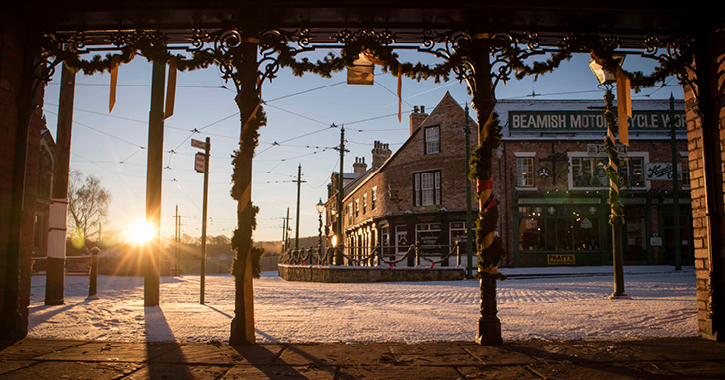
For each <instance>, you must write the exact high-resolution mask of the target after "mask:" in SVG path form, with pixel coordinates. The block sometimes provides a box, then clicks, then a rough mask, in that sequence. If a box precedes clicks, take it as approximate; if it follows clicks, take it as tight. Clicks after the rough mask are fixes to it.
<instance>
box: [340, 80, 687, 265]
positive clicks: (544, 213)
mask: <svg viewBox="0 0 725 380" xmlns="http://www.w3.org/2000/svg"><path fill="white" fill-rule="evenodd" d="M603 105H604V104H603V102H602V101H597V100H500V101H498V103H497V105H496V112H497V113H498V115H499V119H500V121H501V126H502V141H501V146H500V147H499V149H498V151H497V152H495V154H494V160H493V179H494V190H495V194H496V197H497V199H498V201H499V203H498V204H499V210H500V215H501V218H500V222H499V228H498V231H497V233H498V234H499V235H500V236H501V237H502V238H503V239H504V242H505V246H506V251H507V257H506V258H504V259H503V260H502V263H501V265H505V266H550V265H606V264H610V263H611V261H612V253H611V252H612V248H611V244H612V243H611V227H610V225H609V223H608V220H609V205H608V203H607V197H608V191H609V182H608V179H607V177H606V175H605V172H604V168H605V166H606V165H607V163H608V156H607V153H606V152H605V151H604V148H603V146H604V144H603V138H604V134H605V132H606V126H605V125H604V118H603V111H602V110H600V109H592V108H590V107H600V108H601V107H602V106H603ZM416 108H417V107H416ZM633 109H634V115H633V118H632V120H631V124H630V140H631V144H630V146H629V147H626V146H624V145H620V144H618V145H617V150H618V151H619V152H620V159H621V164H620V175H621V176H622V177H623V179H624V183H625V185H624V186H623V187H622V189H621V197H622V203H623V205H624V216H625V224H624V226H623V233H622V236H623V245H624V247H623V248H624V249H623V251H624V260H625V263H626V264H630V265H631V264H673V263H674V244H675V242H674V239H673V236H674V234H673V233H672V231H673V228H674V224H675V223H674V220H673V208H672V204H673V198H672V180H671V168H672V165H671V161H672V156H671V138H670V127H669V125H668V124H667V120H669V101H660V100H643V101H634V102H633ZM472 119H473V117H472ZM675 122H676V128H677V133H676V138H677V150H678V153H679V157H680V160H681V165H680V167H679V172H680V175H681V178H682V180H681V181H680V186H679V190H680V193H679V197H680V198H679V203H680V209H681V210H680V219H681V221H680V229H681V239H680V240H681V241H680V243H681V247H682V249H681V252H682V259H683V263H685V264H691V263H692V262H693V259H692V253H693V249H692V248H693V247H692V244H690V242H691V241H692V222H691V217H692V216H691V207H690V203H691V201H690V187H689V168H688V150H687V136H686V131H685V122H684V104H683V101H681V100H680V101H677V102H676V115H675ZM464 123H465V114H464V110H463V108H461V106H460V105H459V104H458V103H456V101H455V100H454V99H453V98H452V97H451V96H450V94H448V93H446V95H445V96H444V97H443V99H441V101H440V102H439V103H438V105H437V106H436V107H435V108H434V109H433V111H431V113H430V115H428V114H426V113H425V109H424V108H421V109H416V111H414V112H413V113H412V114H411V115H410V137H409V138H408V140H407V141H406V142H405V143H404V144H403V145H402V146H401V147H400V149H398V150H397V151H396V152H395V153H393V152H391V150H390V149H389V147H388V145H387V144H384V143H381V142H379V141H376V142H375V147H374V148H373V150H372V161H371V167H370V168H368V167H367V164H366V163H365V159H364V158H361V157H356V158H355V161H354V164H353V173H345V174H344V176H343V178H344V181H345V182H344V194H343V209H342V210H341V213H339V214H338V213H337V211H336V210H335V208H336V207H337V206H336V205H337V181H338V178H339V174H338V173H333V175H332V183H331V184H330V185H329V186H328V199H327V202H326V210H327V211H326V220H327V224H328V227H329V229H328V231H327V235H328V239H329V238H331V237H332V235H333V234H334V232H335V231H336V225H337V223H342V226H343V232H344V236H343V241H344V244H345V246H346V247H348V249H347V250H346V252H347V254H348V256H351V257H365V256H367V255H368V254H369V253H371V249H372V248H371V247H380V249H381V250H382V252H383V254H384V255H385V256H386V257H388V258H391V259H392V258H399V257H402V255H404V254H405V252H406V251H407V250H408V248H409V247H410V245H412V244H414V243H415V242H420V244H421V245H422V246H424V253H425V254H426V255H429V257H433V258H436V257H441V256H442V255H445V254H446V253H447V252H448V250H449V249H450V247H451V246H452V245H453V244H454V243H455V242H456V241H458V242H461V243H464V242H465V237H466V235H465V231H466V194H465V189H466V174H465V170H466V168H465V166H466V160H465V135H464V130H463V125H464ZM469 123H470V125H471V127H472V134H471V148H472V149H474V148H475V146H476V145H477V140H478V136H477V132H478V126H477V125H476V124H475V122H474V121H473V120H470V121H469ZM668 175H669V177H668ZM474 188H475V187H474ZM473 199H474V204H473V210H474V220H475V215H477V211H478V210H477V209H478V205H477V203H476V201H475V195H474V197H473ZM333 213H334V215H333ZM461 250H462V251H461V252H463V253H465V244H461ZM474 262H475V260H474ZM453 263H455V259H454V258H452V259H450V260H449V264H453ZM401 264H407V265H413V264H414V263H413V260H412V259H410V260H409V261H408V262H407V263H401ZM444 265H446V264H444Z"/></svg>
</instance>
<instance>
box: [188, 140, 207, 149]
mask: <svg viewBox="0 0 725 380" xmlns="http://www.w3.org/2000/svg"><path fill="white" fill-rule="evenodd" d="M191 147H192V148H199V149H206V143H205V142H204V141H199V140H194V139H191Z"/></svg>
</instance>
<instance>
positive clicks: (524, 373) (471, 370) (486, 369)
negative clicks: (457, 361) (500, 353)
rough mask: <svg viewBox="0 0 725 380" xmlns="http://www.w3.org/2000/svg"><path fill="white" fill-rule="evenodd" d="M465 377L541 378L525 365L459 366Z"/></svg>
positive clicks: (535, 379)
mask: <svg viewBox="0 0 725 380" xmlns="http://www.w3.org/2000/svg"><path fill="white" fill-rule="evenodd" d="M456 369H457V370H458V372H460V373H461V375H462V378H464V379H496V380H541V377H540V376H538V375H535V374H534V373H533V372H532V371H531V370H529V369H527V368H526V367H525V366H518V365H515V366H509V365H507V366H485V365H484V366H458V367H456Z"/></svg>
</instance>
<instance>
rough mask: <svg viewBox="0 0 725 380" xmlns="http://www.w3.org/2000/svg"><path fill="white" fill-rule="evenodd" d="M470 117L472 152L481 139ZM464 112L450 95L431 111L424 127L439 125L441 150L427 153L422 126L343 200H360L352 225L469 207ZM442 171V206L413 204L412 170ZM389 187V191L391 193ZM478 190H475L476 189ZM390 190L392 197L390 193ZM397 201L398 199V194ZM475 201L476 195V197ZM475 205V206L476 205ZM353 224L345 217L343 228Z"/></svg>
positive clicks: (345, 203) (353, 201) (346, 201)
mask: <svg viewBox="0 0 725 380" xmlns="http://www.w3.org/2000/svg"><path fill="white" fill-rule="evenodd" d="M471 113H472V112H471ZM474 118H475V115H472V116H471V119H469V123H470V126H471V130H472V133H471V137H470V139H471V152H473V149H475V147H476V144H477V141H478V127H477V126H476V124H475V122H474V121H473V119H474ZM464 124H465V114H464V112H463V109H462V108H461V106H460V105H458V104H456V102H455V100H454V99H453V98H452V97H450V95H447V96H446V97H444V98H443V100H442V101H441V103H440V104H439V105H438V106H437V107H436V108H435V109H434V110H433V111H432V112H431V113H430V115H429V116H428V118H426V120H425V121H424V122H423V124H422V125H421V128H425V127H428V126H433V125H440V140H441V151H440V153H435V154H425V153H424V134H423V131H422V129H419V130H418V132H416V133H414V134H413V136H412V137H411V138H410V139H409V140H408V141H407V142H406V143H405V144H404V145H403V146H402V147H401V148H400V149H399V150H398V151H397V152H396V153H394V154H393V156H392V157H391V158H390V159H389V160H388V161H387V162H386V164H385V165H384V166H383V167H382V169H381V170H379V171H378V172H377V173H376V174H374V175H373V176H371V177H370V178H368V179H367V180H366V181H365V182H364V183H363V184H362V185H360V186H359V187H358V188H357V189H356V190H355V191H354V192H353V193H351V194H349V195H348V196H347V197H346V198H345V201H344V202H343V209H344V207H345V206H346V205H349V204H350V202H352V203H353V208H354V205H355V200H356V199H359V200H360V209H361V210H360V215H359V216H358V217H353V223H352V226H354V225H357V224H359V223H362V222H364V221H366V220H368V219H370V218H372V217H377V216H383V215H386V214H388V213H402V212H404V211H407V210H411V211H413V212H421V211H435V210H439V209H440V208H443V207H445V208H447V209H448V210H465V209H466V192H465V188H466V159H465V155H466V150H465V146H466V144H465V134H464V130H463V126H464ZM435 169H440V170H441V200H442V204H441V205H434V206H418V207H415V206H413V173H414V172H417V171H427V170H435ZM375 186H377V208H376V209H375V210H371V209H370V208H371V207H370V199H371V198H370V197H371V191H372V188H373V187H375ZM389 190H390V192H389ZM474 191H475V189H474ZM391 193H392V195H393V196H391ZM396 193H397V198H398V200H397V201H396V200H395V199H394V198H395V194H396ZM363 194H368V210H367V213H366V214H363V213H362V198H363ZM474 202H475V198H474ZM474 207H475V205H474ZM350 226H351V225H349V224H348V223H347V217H345V223H344V228H348V227H350Z"/></svg>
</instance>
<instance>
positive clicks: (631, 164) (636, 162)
mask: <svg viewBox="0 0 725 380" xmlns="http://www.w3.org/2000/svg"><path fill="white" fill-rule="evenodd" d="M619 176H620V177H622V180H623V182H624V187H645V183H644V158H642V157H623V158H620V160H619Z"/></svg>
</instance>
